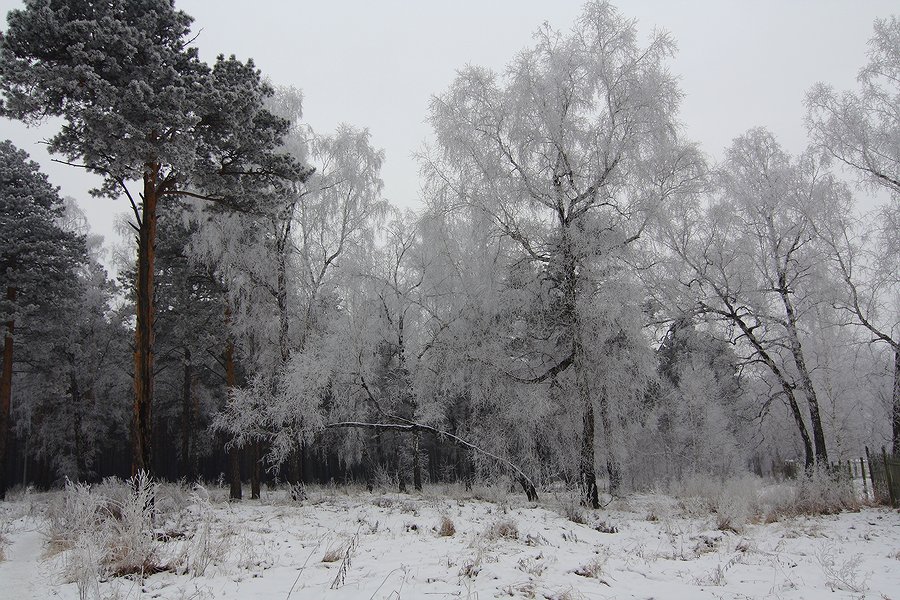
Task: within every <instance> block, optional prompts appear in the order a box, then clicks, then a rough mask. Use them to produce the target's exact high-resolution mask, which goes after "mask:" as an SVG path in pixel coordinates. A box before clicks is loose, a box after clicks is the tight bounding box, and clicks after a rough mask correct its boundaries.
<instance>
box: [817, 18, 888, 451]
mask: <svg viewBox="0 0 900 600" xmlns="http://www.w3.org/2000/svg"><path fill="white" fill-rule="evenodd" d="M857 80H858V82H859V90H858V91H856V92H850V91H847V92H844V93H838V92H836V91H835V90H834V89H833V88H831V87H830V86H828V85H825V84H822V83H820V84H818V85H816V86H815V87H813V88H812V89H811V90H810V91H809V93H808V94H807V98H806V102H807V108H808V113H807V126H808V129H809V132H810V134H811V136H812V138H813V142H814V143H815V144H816V146H817V147H818V148H819V149H820V150H821V152H822V153H823V154H824V155H825V156H826V157H828V158H831V159H834V160H836V161H838V162H839V163H840V164H842V165H844V166H846V167H848V168H849V169H850V170H851V171H852V172H854V173H856V174H857V175H858V176H859V180H860V182H861V183H862V184H864V185H865V186H866V187H869V188H871V189H875V190H879V189H880V190H887V192H888V194H889V196H888V200H887V202H885V203H884V205H883V206H881V207H879V208H878V209H877V210H876V212H875V213H874V214H873V215H872V217H873V218H871V219H869V220H868V226H866V227H863V228H862V229H863V231H861V230H860V227H859V224H856V223H854V222H853V217H852V213H851V212H849V211H842V210H841V209H840V208H838V207H837V206H834V205H832V206H827V207H825V208H826V209H829V210H830V213H831V215H832V217H833V218H832V219H831V220H830V221H829V223H827V224H825V223H823V226H822V228H821V231H822V235H823V239H824V240H825V241H826V243H827V244H828V246H829V248H830V256H831V259H832V261H833V264H834V266H835V267H836V269H837V271H838V273H839V276H840V278H841V279H842V280H843V282H844V284H845V286H844V288H845V293H844V294H843V296H842V297H841V298H840V299H839V301H838V304H839V306H840V307H841V308H842V309H843V310H844V311H845V312H846V313H848V314H849V315H851V317H852V319H853V320H854V322H855V323H856V324H858V325H859V326H861V327H863V328H864V329H865V330H867V331H868V332H869V333H870V334H871V335H872V336H873V338H874V339H875V340H876V341H879V342H881V343H884V344H887V345H888V347H890V348H891V351H892V352H893V353H894V384H893V393H892V401H891V431H892V438H893V452H894V454H900V302H898V300H897V294H898V291H900V277H898V273H900V269H898V267H900V234H898V231H900V143H898V140H900V19H898V18H897V17H891V18H889V19H878V20H876V21H875V33H874V35H873V37H872V38H871V39H870V40H869V61H868V63H867V64H866V65H865V66H864V67H863V68H862V70H861V71H860V73H859V77H858V78H857ZM839 206H840V207H846V203H841V204H840V205H839ZM866 234H867V235H868V237H869V240H870V243H869V244H862V243H861V241H862V240H863V239H864V237H865V235H866Z"/></svg>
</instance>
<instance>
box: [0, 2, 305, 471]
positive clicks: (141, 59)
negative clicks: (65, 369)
mask: <svg viewBox="0 0 900 600" xmlns="http://www.w3.org/2000/svg"><path fill="white" fill-rule="evenodd" d="M8 22H9V27H8V29H7V31H6V33H5V34H4V35H3V37H2V39H0V59H2V60H0V91H2V93H3V94H4V96H5V104H4V105H3V113H4V114H5V115H6V116H10V117H13V118H17V119H21V120H24V121H26V122H34V121H37V120H40V119H42V118H44V117H47V116H59V117H62V118H63V120H64V122H65V125H64V126H63V127H62V129H61V130H60V132H59V133H58V134H57V135H55V136H54V137H53V138H51V140H50V143H49V149H50V151H51V152H53V153H57V154H61V155H62V156H64V157H65V159H66V160H67V161H68V162H70V163H72V164H76V165H78V166H81V167H83V168H86V169H87V170H89V171H91V172H94V173H97V174H99V175H101V176H102V177H103V185H102V186H101V188H100V189H99V190H96V193H97V194H98V195H104V196H108V197H117V196H120V195H124V196H127V197H128V199H129V201H130V203H131V208H132V210H133V212H134V220H135V222H134V223H133V227H134V229H135V232H136V238H137V249H138V252H137V276H136V282H135V299H136V312H137V327H136V329H135V354H134V381H135V400H134V402H135V404H134V413H133V414H134V422H133V425H132V460H133V469H134V470H135V471H137V470H141V469H147V470H149V469H151V464H152V463H151V447H150V435H151V431H152V418H151V417H152V413H151V406H152V401H153V378H154V345H155V327H154V319H155V306H154V290H155V285H154V275H155V266H154V263H155V251H156V231H157V210H158V208H157V207H158V204H159V202H160V201H163V200H165V199H167V198H170V197H176V196H195V197H197V196H199V197H204V198H212V199H216V200H219V201H223V202H228V203H229V204H230V205H232V206H241V205H244V204H245V201H246V200H245V199H247V198H253V197H254V196H253V194H251V193H249V190H248V189H247V187H246V186H248V185H249V186H251V187H253V186H260V185H266V184H268V183H270V180H271V179H272V178H277V176H278V175H283V176H288V177H291V176H295V175H296V169H295V164H294V162H293V161H292V160H291V159H289V158H287V157H286V156H282V155H277V154H275V153H274V150H275V148H276V147H277V146H278V145H279V143H280V138H281V136H282V135H283V133H284V132H285V130H286V127H287V123H286V121H284V120H282V119H280V118H277V117H274V116H273V115H272V114H270V113H269V112H268V111H266V110H265V109H264V107H263V100H264V99H265V98H266V97H267V96H269V95H271V93H272V90H271V88H270V87H269V86H267V85H266V84H264V83H263V82H262V81H261V78H260V75H259V73H258V71H257V70H256V69H255V68H254V66H253V63H252V62H247V63H242V62H240V61H238V60H237V59H235V58H234V57H233V56H232V57H230V58H224V57H222V56H220V57H219V58H218V59H217V61H216V64H215V65H214V66H213V67H212V68H210V67H209V66H207V65H206V64H205V63H203V62H201V61H200V60H199V59H198V57H197V50H196V48H192V47H189V43H190V39H189V37H188V36H189V33H190V24H191V18H190V17H189V16H188V15H187V14H185V13H184V12H181V11H177V10H175V8H174V5H173V2H172V1H171V0H137V1H135V0H113V1H112V2H81V1H75V0H63V1H53V2H51V1H50V0H29V1H28V2H26V5H25V8H24V9H22V10H14V11H11V12H10V13H9V16H8ZM133 182H139V183H138V187H139V189H140V191H139V192H137V191H134V190H132V188H131V185H132V184H133Z"/></svg>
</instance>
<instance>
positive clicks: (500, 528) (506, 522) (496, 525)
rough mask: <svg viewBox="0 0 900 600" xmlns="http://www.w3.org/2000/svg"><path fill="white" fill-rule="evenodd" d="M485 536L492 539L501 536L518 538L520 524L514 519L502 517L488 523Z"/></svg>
mask: <svg viewBox="0 0 900 600" xmlns="http://www.w3.org/2000/svg"><path fill="white" fill-rule="evenodd" d="M485 537H487V538H488V539H491V540H497V539H500V538H507V539H512V540H514V539H516V538H518V537H519V526H518V525H516V522H515V521H513V520H512V519H501V520H499V521H494V522H493V523H491V524H490V525H488V528H487V531H485Z"/></svg>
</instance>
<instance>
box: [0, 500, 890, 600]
mask: <svg viewBox="0 0 900 600" xmlns="http://www.w3.org/2000/svg"><path fill="white" fill-rule="evenodd" d="M61 494H62V493H61V492H57V493H51V494H20V495H18V496H14V497H13V498H12V499H11V500H10V501H7V502H2V503H0V536H2V537H0V548H2V550H3V554H4V559H3V560H2V562H0V598H9V599H13V600H26V599H28V598H60V599H68V598H79V589H80V590H81V591H82V592H84V593H85V597H89V598H90V597H97V595H98V594H99V597H103V598H171V599H202V598H234V599H237V598H240V599H248V598H259V599H270V598H271V599H278V600H288V599H290V598H294V599H296V600H300V599H305V598H333V599H347V598H364V599H370V598H371V599H375V598H381V599H385V598H436V599H437V598H481V599H484V598H492V597H509V596H512V597H534V598H559V599H562V598H572V599H574V598H657V599H668V598H671V599H695V598H710V599H739V598H784V599H788V598H826V597H827V598H874V599H879V600H881V599H885V598H888V599H896V598H900V513H898V511H895V510H889V509H885V508H865V509H863V510H861V511H859V512H851V513H843V514H839V515H833V516H823V517H814V518H811V517H795V518H787V519H784V520H780V521H777V522H773V523H749V524H747V525H746V526H743V527H739V529H740V532H739V533H737V532H734V531H720V530H718V529H717V528H716V524H717V518H716V516H715V515H712V514H708V513H707V514H704V511H703V510H697V507H693V508H692V507H691V506H690V503H688V504H686V503H685V502H683V501H681V502H679V501H677V500H675V499H672V498H669V497H667V496H663V495H639V496H633V497H630V498H628V499H626V500H618V501H615V502H614V503H612V504H611V505H610V506H609V507H608V508H607V509H605V510H601V511H594V512H586V513H585V512H581V511H579V510H577V509H574V510H573V509H572V508H571V505H570V504H568V502H569V501H570V499H569V498H567V497H563V498H560V497H559V496H556V497H554V496H553V495H549V497H548V495H545V496H544V498H542V502H541V503H539V504H529V503H526V502H525V501H524V498H522V497H520V496H516V495H508V496H507V495H505V494H499V495H496V496H497V497H496V498H494V501H488V500H485V499H477V498H475V497H472V496H471V495H469V496H468V497H467V496H466V495H465V494H463V493H462V492H461V491H460V490H458V489H455V488H443V487H433V488H431V489H428V490H426V492H425V494H423V495H421V496H415V495H406V494H393V493H381V494H379V493H374V494H373V493H369V492H365V491H361V490H360V489H359V488H351V489H348V490H344V489H343V488H332V489H329V488H317V489H315V490H312V491H310V492H309V496H308V498H307V499H306V500H304V501H303V502H302V503H293V502H290V501H289V500H288V499H287V498H286V495H285V494H284V492H268V493H265V492H264V497H263V499H262V500H261V501H249V500H245V501H243V502H240V503H229V502H227V501H225V499H224V495H225V494H224V491H222V490H212V491H210V492H208V493H207V492H206V491H205V490H202V491H201V493H200V494H196V495H193V496H187V497H182V498H180V499H178V502H175V503H174V504H175V505H177V504H179V503H181V506H180V507H179V508H178V509H177V510H170V511H168V512H163V513H162V516H161V517H160V518H159V520H158V522H157V523H156V535H155V540H154V541H153V544H154V554H155V556H156V558H157V560H158V562H159V564H163V565H166V566H167V567H168V568H169V569H170V570H169V571H166V572H162V573H157V574H155V575H151V576H147V577H146V578H144V579H143V581H136V580H131V579H127V578H117V579H112V580H110V581H100V580H99V579H103V578H102V577H100V578H98V577H96V576H92V572H90V571H89V570H88V572H87V573H86V574H84V573H83V576H82V578H81V581H80V582H75V581H70V582H68V583H66V580H67V579H73V575H72V573H73V571H77V569H73V568H72V567H73V564H74V563H75V561H77V560H78V556H77V555H76V554H75V550H71V549H70V550H60V549H59V548H57V549H56V550H55V551H53V549H51V547H50V544H48V535H49V528H50V525H49V521H48V517H47V514H48V507H49V506H51V504H53V502H57V509H58V507H59V497H60V495H61ZM480 496H482V497H484V494H481V495H480ZM565 506H570V508H569V511H568V514H569V515H570V516H572V515H573V514H577V515H579V516H580V517H585V520H586V522H585V523H576V522H573V521H572V520H570V519H568V518H566V517H565V516H563V514H565V513H566V512H567V511H566V510H565V508H564V507H565ZM323 559H327V560H323Z"/></svg>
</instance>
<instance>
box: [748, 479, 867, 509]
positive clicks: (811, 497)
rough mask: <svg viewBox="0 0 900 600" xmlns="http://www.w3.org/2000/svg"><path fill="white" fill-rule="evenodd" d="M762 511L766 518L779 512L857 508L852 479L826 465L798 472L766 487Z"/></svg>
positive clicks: (857, 500) (857, 503)
mask: <svg viewBox="0 0 900 600" xmlns="http://www.w3.org/2000/svg"><path fill="white" fill-rule="evenodd" d="M760 503H761V505H762V506H761V511H762V512H764V513H765V516H766V518H767V519H769V520H773V519H777V518H779V517H782V516H788V517H790V516H797V515H829V514H834V513H838V512H841V511H844V510H859V499H858V498H857V497H856V493H855V492H854V490H853V482H852V481H851V480H850V479H848V478H847V477H845V476H843V474H839V473H831V472H829V471H828V470H826V469H821V468H820V469H813V470H812V471H810V472H808V473H801V474H800V475H799V476H798V477H797V478H796V479H794V480H792V481H790V482H785V483H783V484H780V485H778V486H774V487H772V488H769V489H767V490H765V492H764V493H763V494H762V497H761V499H760Z"/></svg>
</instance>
